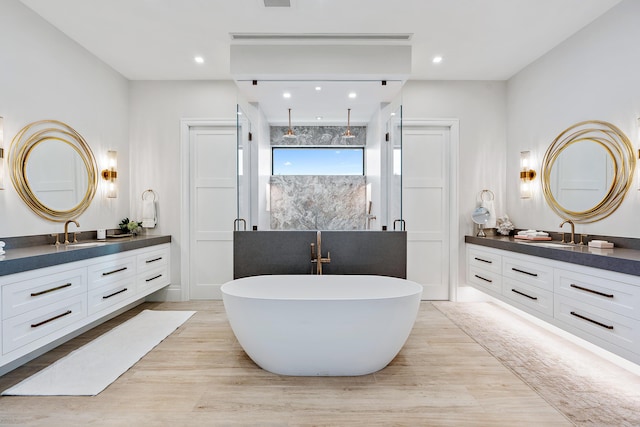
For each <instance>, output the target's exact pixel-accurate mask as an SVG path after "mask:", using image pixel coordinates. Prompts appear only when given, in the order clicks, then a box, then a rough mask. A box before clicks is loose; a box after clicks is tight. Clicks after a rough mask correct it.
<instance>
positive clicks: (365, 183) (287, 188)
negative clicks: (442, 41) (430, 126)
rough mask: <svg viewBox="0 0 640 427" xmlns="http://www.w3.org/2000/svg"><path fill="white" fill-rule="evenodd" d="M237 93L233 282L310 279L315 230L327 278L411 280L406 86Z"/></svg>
mask: <svg viewBox="0 0 640 427" xmlns="http://www.w3.org/2000/svg"><path fill="white" fill-rule="evenodd" d="M237 84H238V87H239V91H238V107H237V162H238V164H237V171H238V174H237V192H238V194H237V196H238V197H237V219H236V221H235V223H234V276H235V277H236V278H237V277H245V276H248V275H256V274H304V273H309V268H308V267H309V265H308V264H309V262H308V261H309V259H308V258H309V253H310V248H309V246H310V242H313V241H315V239H316V237H315V233H313V232H317V231H321V232H322V233H323V235H324V236H325V237H324V241H325V244H324V248H327V250H331V251H332V255H331V256H332V261H331V263H330V264H328V265H327V266H325V267H324V271H325V272H326V273H327V274H382V275H393V276H396V277H402V276H403V275H406V272H405V271H406V233H405V232H404V221H403V219H402V104H401V98H402V97H401V87H402V82H400V81H255V80H253V81H239V82H237ZM309 232H311V233H309ZM347 248H348V252H347ZM389 249H392V251H390V250H389ZM336 251H337V252H336ZM323 252H324V250H323ZM338 253H340V257H338V256H337V255H338ZM396 255H397V256H396ZM381 257H382V258H381ZM263 258H264V261H262V260H263ZM396 258H398V259H396ZM248 259H251V260H252V261H251V262H250V263H249V262H247V260H248ZM376 265H378V267H376ZM380 265H387V266H390V268H385V269H381V268H380V267H379V266H380Z"/></svg>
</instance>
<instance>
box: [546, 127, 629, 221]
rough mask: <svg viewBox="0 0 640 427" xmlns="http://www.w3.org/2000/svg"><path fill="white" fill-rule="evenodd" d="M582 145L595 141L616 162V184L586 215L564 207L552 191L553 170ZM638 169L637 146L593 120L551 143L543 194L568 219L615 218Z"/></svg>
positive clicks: (616, 131) (618, 132)
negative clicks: (570, 149)
mask: <svg viewBox="0 0 640 427" xmlns="http://www.w3.org/2000/svg"><path fill="white" fill-rule="evenodd" d="M581 141H592V142H595V143H597V144H599V145H600V146H602V147H603V148H604V149H605V150H606V151H607V153H608V154H609V155H610V156H611V160H612V162H613V180H612V183H611V186H610V187H609V189H608V191H607V194H606V195H605V196H604V197H603V198H602V200H601V201H600V202H599V203H598V204H596V205H595V206H593V207H591V208H589V209H587V210H584V211H572V210H569V209H566V208H565V207H563V206H562V205H561V204H560V203H559V202H558V201H557V199H556V197H555V196H554V195H553V192H552V191H551V169H552V167H553V164H554V163H555V161H556V159H557V158H558V156H559V155H560V153H561V152H562V150H564V149H565V148H566V147H568V146H570V145H572V144H575V143H577V142H581ZM635 166H636V158H635V155H634V150H633V145H632V144H631V141H630V140H629V138H628V137H627V136H626V135H625V134H624V133H623V132H622V131H621V130H620V129H619V128H618V127H616V126H614V125H613V124H611V123H608V122H603V121H597V120H590V121H584V122H580V123H576V124H575V125H573V126H571V127H569V128H567V129H565V130H564V131H563V132H561V133H560V134H559V135H558V136H557V137H556V139H555V140H554V141H553V142H552V143H551V145H550V146H549V148H548V149H547V152H546V153H545V155H544V158H543V160H542V191H543V194H544V197H545V199H546V201H547V203H548V204H549V207H551V209H552V210H553V211H554V212H555V213H557V214H558V215H559V216H560V217H562V218H564V219H570V220H572V221H573V222H576V223H582V224H587V223H591V222H596V221H600V220H601V219H604V218H606V217H608V216H609V215H611V214H612V213H613V212H614V211H615V210H616V209H618V207H619V206H620V203H622V200H623V199H624V196H625V194H626V193H627V191H628V190H629V188H630V187H631V183H632V181H633V172H634V170H635Z"/></svg>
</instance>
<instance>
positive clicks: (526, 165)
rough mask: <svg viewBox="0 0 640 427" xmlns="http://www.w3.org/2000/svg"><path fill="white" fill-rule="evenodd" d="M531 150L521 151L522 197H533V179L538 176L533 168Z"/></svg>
mask: <svg viewBox="0 0 640 427" xmlns="http://www.w3.org/2000/svg"><path fill="white" fill-rule="evenodd" d="M531 163H532V160H531V152H530V151H521V152H520V198H521V199H529V198H531V196H532V194H533V191H532V186H533V180H534V179H535V178H536V171H535V170H533V169H532V168H531V166H532V164H531Z"/></svg>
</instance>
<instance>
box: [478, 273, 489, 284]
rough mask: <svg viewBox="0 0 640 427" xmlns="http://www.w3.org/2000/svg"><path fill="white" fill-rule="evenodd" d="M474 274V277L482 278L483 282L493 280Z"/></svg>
mask: <svg viewBox="0 0 640 427" xmlns="http://www.w3.org/2000/svg"><path fill="white" fill-rule="evenodd" d="M474 276H476V277H477V278H478V279H480V280H484V281H485V282H489V283H493V280H490V279H485V278H484V277H482V276H478V275H477V274H474Z"/></svg>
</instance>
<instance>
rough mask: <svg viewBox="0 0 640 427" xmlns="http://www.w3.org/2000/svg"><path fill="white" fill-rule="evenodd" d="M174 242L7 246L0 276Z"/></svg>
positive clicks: (150, 239) (146, 239) (143, 239)
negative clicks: (85, 245) (77, 245)
mask: <svg viewBox="0 0 640 427" xmlns="http://www.w3.org/2000/svg"><path fill="white" fill-rule="evenodd" d="M93 242H96V243H97V242H98V241H97V240H84V241H80V242H79V243H80V244H82V243H93ZM169 242H171V236H135V237H123V238H107V240H103V241H100V243H103V244H102V245H100V246H90V247H76V248H74V247H73V245H70V246H69V247H67V246H65V245H64V244H61V245H60V246H55V245H51V244H46V245H35V246H25V247H15V248H9V249H7V248H5V251H6V252H5V253H4V254H3V255H0V276H6V275H8V274H14V273H20V272H23V271H29V270H35V269H38V268H44V267H50V266H53V265H59V264H65V263H69V262H74V261H81V260H84V259H89V258H96V257H101V256H104V255H110V254H115V253H120V252H125V251H131V250H134V249H140V248H144V247H147V246H154V245H159V244H162V243H169Z"/></svg>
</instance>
